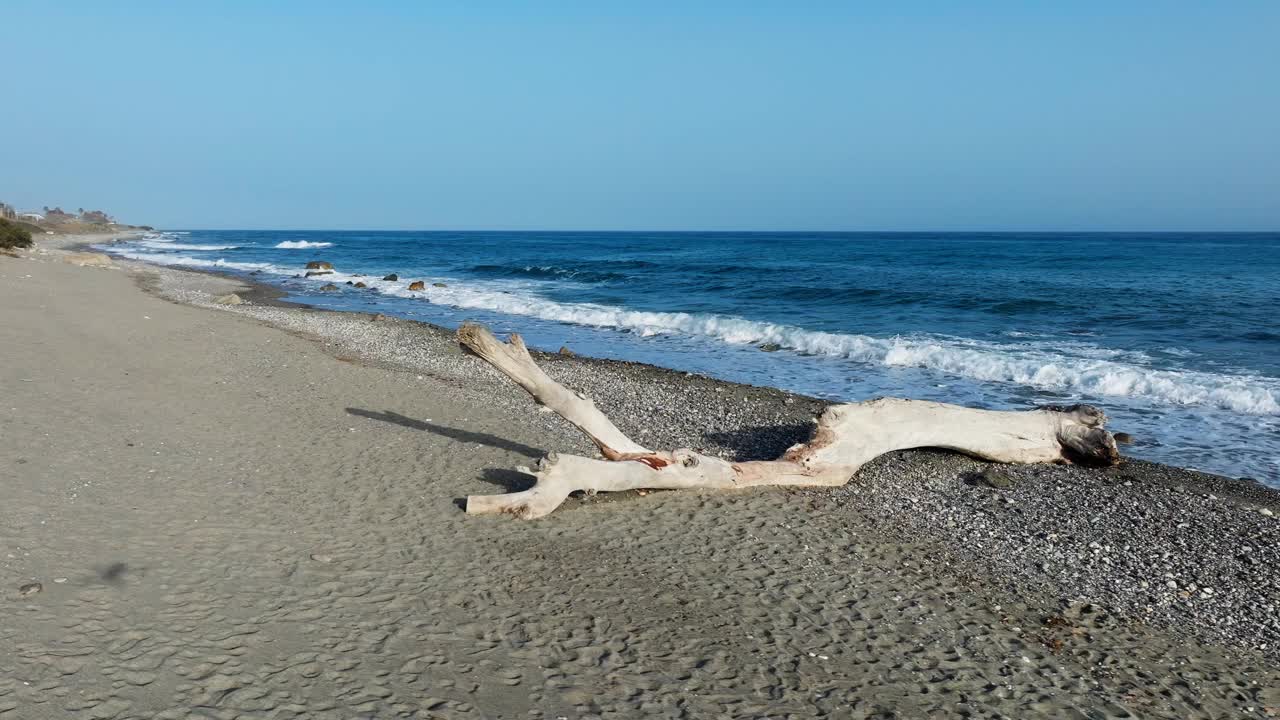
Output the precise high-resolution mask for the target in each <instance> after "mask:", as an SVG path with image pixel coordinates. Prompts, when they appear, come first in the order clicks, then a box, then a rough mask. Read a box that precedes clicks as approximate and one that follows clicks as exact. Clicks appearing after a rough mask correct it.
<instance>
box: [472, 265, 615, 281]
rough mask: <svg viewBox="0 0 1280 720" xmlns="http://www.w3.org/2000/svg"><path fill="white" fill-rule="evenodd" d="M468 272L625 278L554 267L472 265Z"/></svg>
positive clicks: (501, 274) (574, 277)
mask: <svg viewBox="0 0 1280 720" xmlns="http://www.w3.org/2000/svg"><path fill="white" fill-rule="evenodd" d="M470 272H473V273H476V274H478V275H488V276H498V277H528V278H564V279H565V280H576V281H579V282H608V281H611V280H625V279H626V278H627V276H626V275H625V274H623V273H617V272H610V271H599V270H588V269H585V268H578V269H574V268H562V267H557V266H555V265H473V266H472V267H471V268H470Z"/></svg>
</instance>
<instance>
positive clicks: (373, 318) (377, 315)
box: [369, 313, 391, 322]
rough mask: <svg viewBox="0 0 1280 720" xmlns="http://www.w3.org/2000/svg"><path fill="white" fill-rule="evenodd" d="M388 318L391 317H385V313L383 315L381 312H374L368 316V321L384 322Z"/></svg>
mask: <svg viewBox="0 0 1280 720" xmlns="http://www.w3.org/2000/svg"><path fill="white" fill-rule="evenodd" d="M390 319H391V318H389V317H387V316H386V315H383V314H382V313H374V314H373V315H370V316H369V322H386V321H388V320H390Z"/></svg>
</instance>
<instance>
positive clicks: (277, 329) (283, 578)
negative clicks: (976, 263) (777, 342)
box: [0, 238, 1280, 720]
mask: <svg viewBox="0 0 1280 720" xmlns="http://www.w3.org/2000/svg"><path fill="white" fill-rule="evenodd" d="M39 240H41V241H42V244H41V246H40V247H39V248H38V249H37V250H35V251H30V252H25V253H22V254H21V255H20V256H19V257H6V256H0V388H2V389H3V392H2V394H0V492H3V494H4V499H3V502H0V608H2V610H0V718H6V719H7V718H21V719H22V720H40V719H44V718H192V717H199V718H226V719H228V720H229V719H231V718H356V717H360V718H364V717H368V718H390V717H406V718H455V717H456V718H463V717H474V718H516V717H522V718H548V719H554V718H622V717H663V718H706V717H744V718H755V717H769V718H783V717H787V718H809V717H841V718H870V717H875V718H891V717H897V718H917V717H983V718H986V717H1002V718H1004V717H1007V718H1033V717H1064V718H1066V717H1074V718H1202V717H1203V718H1275V717H1280V671H1277V669H1276V668H1277V663H1278V662H1280V579H1278V578H1277V574H1276V568H1280V493H1277V492H1276V491H1274V490H1271V489H1268V488H1265V487H1262V486H1260V485H1257V484H1254V483H1250V482H1245V481H1239V480H1231V479H1227V478H1221V477H1217V476H1212V475H1206V474H1202V473H1197V472H1192V471H1187V470H1181V469H1178V468H1172V467H1168V466H1164V465H1157V464H1153V463H1146V462H1136V461H1135V462H1129V463H1125V464H1123V465H1121V466H1119V467H1117V468H1114V469H1108V470H1105V471H1103V470H1086V469H1081V468H1076V467H1071V466H1018V467H1009V468H1005V470H1006V471H1007V473H1008V476H1009V478H1010V479H1011V483H1010V484H1011V486H1010V487H1008V488H993V487H988V486H985V485H983V484H982V483H980V482H975V481H974V478H975V477H976V476H977V474H978V473H980V472H981V471H982V470H983V469H984V468H985V467H987V465H986V464H985V463H982V462H979V461H976V460H972V459H969V458H965V457H961V456H957V455H954V454H950V453H946V452H942V451H932V450H919V451H908V452H901V453H893V454H890V455H887V456H884V457H882V458H880V459H879V460H877V461H876V462H874V463H873V464H872V465H871V466H868V467H866V468H864V469H863V470H862V471H861V472H860V473H859V474H858V475H857V476H856V477H855V478H854V479H853V480H852V481H851V482H850V483H849V484H848V485H847V486H846V487H844V488H840V489H837V490H834V491H832V490H779V489H769V490H757V491H743V492H737V493H726V492H710V491H707V492H685V491H681V492H653V493H644V494H641V493H619V494H601V495H597V496H595V497H583V498H577V499H573V500H571V501H570V502H569V503H567V504H566V505H565V506H564V507H562V508H561V509H559V510H558V511H557V512H555V513H554V514H552V515H551V516H550V517H548V518H545V519H542V520H538V521H530V522H521V521H517V520H513V519H510V518H505V517H495V518H489V517H484V518H477V517H469V516H467V515H465V514H464V513H463V512H462V510H461V509H460V507H459V499H460V498H463V497H465V496H466V495H469V494H481V493H488V492H501V491H503V490H504V489H510V488H522V487H524V486H526V485H527V484H528V482H529V479H528V477H527V476H524V475H522V474H520V473H518V472H515V471H513V470H511V468H514V467H516V466H519V465H528V464H530V463H531V462H532V461H533V460H535V459H537V458H538V457H540V456H541V455H543V454H545V453H547V452H549V451H553V450H554V451H572V452H577V453H582V454H589V453H590V452H591V447H590V445H589V444H588V442H587V441H586V440H585V439H584V438H583V437H581V436H580V435H579V434H578V433H577V432H576V431H575V430H574V428H572V427H571V426H569V425H568V424H567V423H565V422H564V421H562V420H561V419H560V418H558V417H556V416H554V415H551V414H548V413H544V412H539V409H538V408H537V407H536V406H535V405H534V403H533V402H532V401H531V400H530V399H528V398H527V397H526V396H524V395H523V393H521V392H519V390H518V389H516V388H515V387H514V386H513V385H512V384H511V383H510V382H509V381H507V380H506V379H505V378H502V377H501V376H499V375H498V374H497V373H496V372H495V371H493V370H492V369H490V368H489V367H488V366H486V365H484V364H483V363H481V362H480V361H478V360H476V359H475V358H472V357H468V356H465V355H464V354H463V353H462V352H461V351H460V350H459V349H458V347H457V345H456V342H455V341H454V340H453V337H452V334H451V333H449V332H447V331H445V330H442V329H440V328H434V327H431V326H428V325H424V324H420V323H414V322H410V321H407V320H397V319H385V320H379V321H374V320H372V319H371V318H370V317H369V316H368V315H363V314H353V313H334V312H321V311H317V310H312V309H306V308H300V307H290V306H287V305H283V304H281V303H278V302H276V301H275V300H273V298H272V295H273V293H271V292H269V291H267V290H266V289H264V288H255V287H250V286H246V285H245V284H244V283H242V282H240V281H238V280H234V279H231V278H225V277H219V276H215V275H208V274H201V273H193V272H185V271H180V270H174V269H170V268H156V267H150V266H145V265H141V264H136V263H127V262H121V261H114V262H112V263H110V266H109V267H94V266H78V265H76V264H73V263H71V262H67V260H68V256H67V255H65V254H64V253H65V250H64V249H62V248H61V247H59V243H61V244H62V246H69V245H71V244H75V243H84V242H86V241H87V239H86V238H70V239H66V238H62V239H58V240H57V241H54V242H50V241H47V240H46V239H43V238H41V239H39ZM233 291H234V292H237V293H239V294H240V295H241V296H242V297H244V298H245V299H247V300H248V302H247V303H246V304H243V305H236V306H222V305H217V304H214V303H213V302H212V300H213V298H215V297H217V296H220V295H224V294H225V293H228V292H233ZM539 359H540V361H541V362H543V364H544V366H545V367H546V369H547V371H548V373H549V374H551V375H552V376H553V377H555V378H556V379H557V380H559V381H560V382H562V383H564V384H565V385H567V386H569V387H573V388H576V389H580V390H583V391H586V392H589V393H590V394H592V395H593V397H594V398H595V399H596V401H597V402H598V403H599V404H600V406H601V407H602V408H603V409H604V410H605V412H606V413H607V414H609V415H610V417H612V418H613V419H614V420H615V421H616V422H617V424H618V425H619V427H620V428H621V429H622V430H624V431H626V432H627V433H629V434H633V436H635V437H637V438H640V439H642V440H645V441H649V442H652V443H653V444H654V445H655V446H661V447H680V446H689V447H696V448H700V449H702V450H704V451H706V452H709V453H716V454H721V455H724V456H725V457H730V458H734V459H755V458H771V457H775V456H776V455H777V454H778V453H779V452H780V451H781V450H782V449H784V448H786V447H787V446H789V445H791V444H793V443H795V442H797V441H801V440H804V439H805V437H806V435H807V433H808V432H809V429H810V428H811V424H810V422H809V421H810V419H811V418H812V417H813V416H814V415H815V414H816V413H817V412H818V411H820V410H821V408H822V407H823V403H822V402H820V401H818V400H814V399H811V398H806V397H800V396H795V395H790V394H788V393H785V392H782V391H778V390H773V389H768V388H753V387H746V386H740V385H732V384H728V383H722V382H718V381H715V380H711V379H707V378H703V377H697V376H690V375H686V374H685V373H679V372H674V371H668V370H661V369H656V368H651V367H648V366H642V365H635V364H627V363H618V362H611V361H603V360H592V359H590V358H566V357H559V356H550V355H546V356H540V357H539ZM1118 429H1123V428H1118Z"/></svg>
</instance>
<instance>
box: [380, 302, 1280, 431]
mask: <svg viewBox="0 0 1280 720" xmlns="http://www.w3.org/2000/svg"><path fill="white" fill-rule="evenodd" d="M371 285H372V286H373V287H375V288H376V289H379V290H381V291H382V292H384V293H387V294H389V295H396V296H400V297H409V298H418V299H427V300H430V301H431V302H434V303H442V304H447V305H452V306H454V307H459V308H470V309H477V310H488V311H492V312H499V313H504V314H508V315H523V316H528V317H536V318H539V319H541V320H551V321H555V322H563V323H569V324H574V325H586V326H590V327H597V328H613V329H617V330H625V331H629V332H634V333H637V334H639V335H642V336H654V335H665V334H679V335H688V336H700V337H707V338H713V339H715V340H719V341H721V342H725V343H729V344H733V345H769V344H772V345H777V346H779V347H781V348H786V349H790V350H793V351H795V352H798V353H803V354H809V355H821V356H827V357H835V358H844V359H848V360H853V361H856V362H862V363H868V364H875V365H882V366H887V367H914V368H923V369H927V370H933V371H937V372H942V373H947V374H950V375H956V376H960V377H965V378H970V379H973V380H985V381H995V382H1005V383H1017V384H1020V385H1026V386H1030V387H1035V388H1039V389H1045V390H1057V391H1067V392H1076V393H1083V394H1089V395H1102V396H1108V395H1110V396H1128V397H1145V398H1149V399H1154V400H1158V401H1161V402H1165V403H1171V404H1177V405H1213V406H1217V407H1222V408H1226V409H1229V410H1233V411H1235V412H1242V413H1250V414H1263V415H1271V414H1280V381H1276V380H1273V379H1270V378H1263V377H1258V376H1246V375H1226V374H1219V373H1206V372H1192V371H1177V370H1156V369H1154V368H1152V367H1150V366H1146V365H1143V364H1140V362H1141V360H1142V359H1143V358H1144V357H1145V356H1144V355H1143V354H1142V353H1133V352H1124V351H1112V350H1108V349H1105V348H1097V347H1096V346H1087V345H1083V344H1081V345H1072V344H1063V343H1059V344H1058V346H1059V347H1061V348H1063V349H1064V350H1067V351H1072V350H1074V351H1077V352H1076V354H1075V355H1068V354H1064V353H1060V352H1052V351H1050V350H1047V349H1044V347H1043V346H1037V345H1035V344H1024V345H997V344H994V343H982V342H978V341H974V340H967V339H962V338H940V337H935V336H924V335H922V336H913V337H892V338H881V337H872V336H869V335H858V334H845V333H829V332H821V331H816V330H806V329H803V328H798V327H794V326H789V325H783V324H778V323H769V322H761V321H757V320H748V319H745V318H738V317H731V316H724V315H712V314H692V313H669V312H645V311H638V310H627V309H624V308H618V307H611V306H607V305H592V304H574V303H560V302H556V301H553V300H547V299H545V298H541V297H538V296H536V295H532V294H528V293H512V292H510V291H494V290H492V289H486V288H482V287H471V286H453V285H450V286H449V287H445V288H435V287H429V288H427V289H426V290H425V291H409V290H408V289H407V285H406V284H405V283H390V282H387V283H383V282H373V283H371Z"/></svg>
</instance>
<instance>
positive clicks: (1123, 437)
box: [1111, 432, 1133, 445]
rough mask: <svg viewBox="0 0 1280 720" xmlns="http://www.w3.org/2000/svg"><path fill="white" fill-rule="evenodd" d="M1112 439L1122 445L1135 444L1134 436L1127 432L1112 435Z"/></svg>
mask: <svg viewBox="0 0 1280 720" xmlns="http://www.w3.org/2000/svg"><path fill="white" fill-rule="evenodd" d="M1111 437H1113V438H1115V440H1116V442H1118V443H1120V444H1121V445H1132V444H1133V436H1132V435H1130V434H1129V433H1127V432H1118V433H1111Z"/></svg>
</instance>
